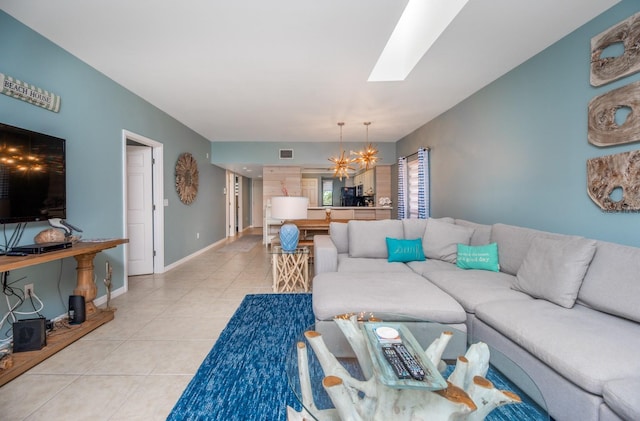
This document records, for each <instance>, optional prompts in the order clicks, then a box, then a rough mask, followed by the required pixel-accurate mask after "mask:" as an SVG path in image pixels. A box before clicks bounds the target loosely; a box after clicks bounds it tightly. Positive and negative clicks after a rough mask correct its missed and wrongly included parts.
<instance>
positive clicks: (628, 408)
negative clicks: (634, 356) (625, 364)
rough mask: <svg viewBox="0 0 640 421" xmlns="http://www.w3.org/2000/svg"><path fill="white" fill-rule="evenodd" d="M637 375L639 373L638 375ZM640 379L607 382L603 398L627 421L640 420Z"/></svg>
mask: <svg viewBox="0 0 640 421" xmlns="http://www.w3.org/2000/svg"><path fill="white" fill-rule="evenodd" d="M636 374H637V373H636ZM638 391H640V377H633V378H627V379H620V380H613V381H610V382H607V384H605V385H604V389H603V390H602V397H603V398H604V401H605V402H606V404H607V405H609V407H610V408H611V409H612V410H613V412H615V413H616V414H618V416H620V417H621V418H622V419H625V420H640V393H639V392H638Z"/></svg>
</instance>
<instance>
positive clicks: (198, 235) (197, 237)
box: [196, 232, 200, 240]
mask: <svg viewBox="0 0 640 421" xmlns="http://www.w3.org/2000/svg"><path fill="white" fill-rule="evenodd" d="M199 238H200V233H199V232H196V240H198V239H199Z"/></svg>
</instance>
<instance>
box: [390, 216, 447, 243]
mask: <svg viewBox="0 0 640 421" xmlns="http://www.w3.org/2000/svg"><path fill="white" fill-rule="evenodd" d="M432 219H436V220H438V221H442V222H448V223H450V224H453V223H454V222H455V219H453V218H450V217H448V216H445V217H443V218H429V219H418V218H410V219H402V229H403V230H404V238H422V237H424V230H425V229H426V228H427V222H428V221H430V220H432Z"/></svg>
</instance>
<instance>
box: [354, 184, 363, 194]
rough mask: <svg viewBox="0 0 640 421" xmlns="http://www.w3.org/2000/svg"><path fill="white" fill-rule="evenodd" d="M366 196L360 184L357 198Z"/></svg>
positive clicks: (357, 189)
mask: <svg viewBox="0 0 640 421" xmlns="http://www.w3.org/2000/svg"><path fill="white" fill-rule="evenodd" d="M362 196H364V186H363V185H362V184H358V185H357V186H356V197H362Z"/></svg>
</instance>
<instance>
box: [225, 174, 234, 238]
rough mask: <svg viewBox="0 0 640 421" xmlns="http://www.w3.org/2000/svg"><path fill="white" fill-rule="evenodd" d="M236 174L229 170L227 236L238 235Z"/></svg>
mask: <svg viewBox="0 0 640 421" xmlns="http://www.w3.org/2000/svg"><path fill="white" fill-rule="evenodd" d="M235 190H236V175H235V174H234V173H232V172H231V171H227V237H235V236H236V191H235Z"/></svg>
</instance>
